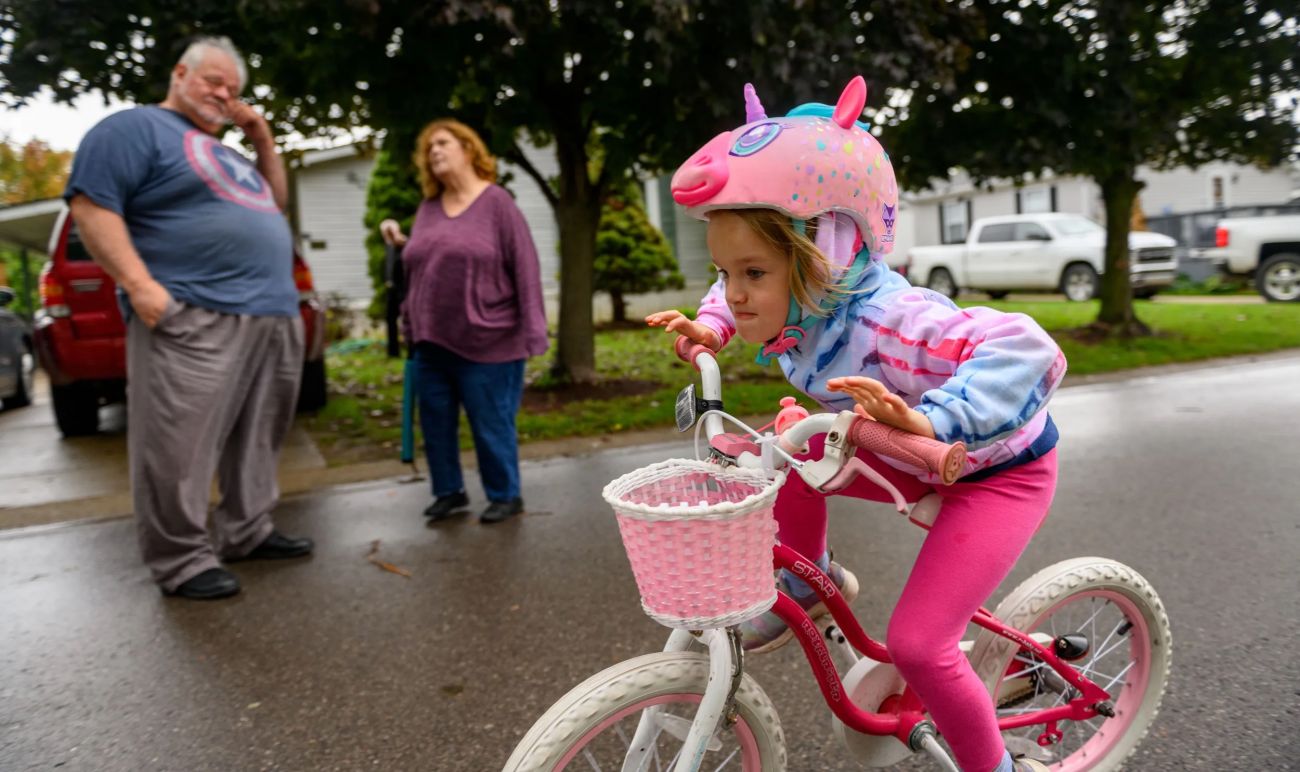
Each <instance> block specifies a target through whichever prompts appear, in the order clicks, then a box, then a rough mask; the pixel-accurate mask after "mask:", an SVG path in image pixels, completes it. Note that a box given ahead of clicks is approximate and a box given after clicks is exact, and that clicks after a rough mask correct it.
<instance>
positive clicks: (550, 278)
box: [291, 145, 713, 320]
mask: <svg viewBox="0 0 1300 772" xmlns="http://www.w3.org/2000/svg"><path fill="white" fill-rule="evenodd" d="M524 152H525V154H526V155H527V156H528V160H529V161H530V162H531V163H532V164H533V166H534V167H535V168H536V169H537V170H538V172H540V173H541V174H542V176H543V177H553V176H556V175H558V174H559V166H558V162H557V161H556V159H555V154H554V153H553V152H552V151H550V150H549V149H539V148H533V147H528V146H525V148H524ZM374 165H375V151H374V150H373V149H371V148H370V147H368V146H364V145H344V146H341V147H335V148H329V149H326V150H309V151H305V152H303V153H302V154H301V156H299V157H298V159H296V160H295V161H294V162H293V163H292V165H291V166H292V172H291V179H292V183H291V184H292V186H293V189H294V200H295V209H294V221H295V223H296V225H297V231H298V239H299V248H300V250H301V252H302V256H303V259H304V260H306V261H307V265H309V266H310V267H311V270H312V275H313V277H314V278H315V282H316V289H317V290H318V291H320V292H323V293H338V294H340V295H342V296H343V297H345V298H347V300H348V301H349V302H350V303H351V304H352V305H354V306H356V307H364V306H365V305H366V304H368V303H369V302H370V298H371V296H372V295H373V294H374V292H373V287H372V286H371V282H370V276H369V274H368V273H367V270H366V246H365V238H366V230H365V226H364V225H363V224H362V218H363V217H364V216H365V211H366V189H367V187H368V186H369V184H370V173H371V171H372V170H373V168H374ZM498 168H499V171H500V172H501V173H502V174H509V175H511V180H510V183H509V189H510V192H511V193H513V194H514V196H515V201H516V203H518V205H519V209H520V210H521V211H522V212H523V215H524V219H525V220H527V222H528V227H529V229H530V230H531V231H532V234H533V242H534V243H535V244H536V246H537V255H538V258H539V260H540V262H541V266H542V290H543V294H544V295H545V298H546V307H547V315H548V317H549V318H551V319H552V320H554V319H555V318H556V317H557V309H558V305H559V292H560V289H559V273H560V254H559V249H558V243H559V228H558V226H557V225H556V222H555V216H554V214H553V213H552V210H551V206H550V204H549V203H548V202H547V200H546V197H545V195H544V194H543V193H542V191H541V188H539V187H538V185H537V182H536V181H535V180H534V179H533V178H532V177H531V176H529V175H528V174H527V173H526V172H524V170H523V169H521V168H519V167H516V166H513V165H512V164H510V163H508V162H506V161H504V160H501V161H500V162H499V164H498ZM645 193H646V201H647V209H648V211H649V214H650V218H651V221H652V222H654V223H655V224H656V225H659V226H660V227H661V229H664V230H665V232H666V235H668V236H669V239H670V240H672V241H673V242H674V246H676V247H677V249H678V252H677V254H678V255H679V258H678V259H679V262H680V263H681V268H682V272H683V273H684V274H685V275H686V276H687V280H688V288H687V290H686V291H684V292H669V293H659V294H654V295H638V296H635V297H633V298H631V299H630V302H629V311H630V313H631V314H632V315H635V314H637V313H642V312H645V313H649V312H650V311H653V310H658V309H661V308H670V307H675V306H681V305H686V304H693V303H694V302H695V301H696V300H698V299H699V298H700V297H701V296H702V295H703V291H704V289H706V288H707V287H708V285H709V284H710V283H711V282H712V280H713V279H712V276H711V274H710V271H709V268H708V265H709V260H708V257H707V251H706V250H705V248H704V229H703V227H702V224H700V223H696V222H694V221H689V222H685V223H683V224H682V225H681V227H680V229H677V228H675V227H674V226H675V225H676V223H675V222H674V218H673V214H674V213H673V210H672V207H671V198H669V197H668V195H667V184H666V182H665V184H663V185H662V186H661V185H659V182H658V181H657V180H651V181H650V182H648V183H647V184H646V189H645ZM665 208H666V209H667V212H668V217H667V220H668V222H666V223H665V222H664V218H662V216H661V215H662V212H663V211H664V210H665ZM665 226H666V227H665ZM679 241H680V243H678V242H679ZM594 304H595V312H596V318H597V320H603V319H608V318H609V317H610V315H611V312H610V307H609V298H608V297H607V296H605V295H604V294H603V293H601V294H599V295H597V297H596V298H595V300H594Z"/></svg>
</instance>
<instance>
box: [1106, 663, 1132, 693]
mask: <svg viewBox="0 0 1300 772" xmlns="http://www.w3.org/2000/svg"><path fill="white" fill-rule="evenodd" d="M1136 664H1137V661H1136V660H1134V661H1132V662H1129V663H1128V664H1127V665H1125V666H1124V669H1123V670H1121V671H1119V675H1117V676H1115V677H1114V678H1112V679H1110V683H1108V684H1106V685H1105V686H1103V687H1102V688H1103V689H1105V690H1106V691H1108V692H1109V691H1110V687H1112V686H1114V685H1115V682H1116V681H1118V680H1119V679H1121V678H1123V677H1124V676H1125V675H1127V674H1128V671H1129V670H1130V669H1132V667H1133V666H1134V665H1136Z"/></svg>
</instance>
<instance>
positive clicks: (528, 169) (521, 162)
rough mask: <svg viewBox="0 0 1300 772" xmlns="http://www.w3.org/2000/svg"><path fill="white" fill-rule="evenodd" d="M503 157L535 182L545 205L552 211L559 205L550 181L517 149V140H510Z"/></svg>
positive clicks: (520, 149) (519, 148)
mask: <svg viewBox="0 0 1300 772" xmlns="http://www.w3.org/2000/svg"><path fill="white" fill-rule="evenodd" d="M505 156H506V160H508V161H510V163H512V164H515V165H516V166H518V167H519V168H520V169H523V170H524V172H525V173H527V174H528V176H529V177H532V178H533V180H535V181H536V182H537V187H539V188H541V189H542V195H543V196H546V203H548V204H550V205H551V208H552V209H554V208H555V207H556V205H557V204H559V198H558V197H557V196H556V195H555V191H554V190H552V189H551V181H550V180H548V179H546V178H545V177H543V176H542V173H541V172H540V171H538V170H537V167H536V166H533V162H532V161H529V160H528V156H526V155H524V151H523V149H522V148H521V147H519V141H518V140H515V139H511V140H510V149H509V150H507V151H506V153H505Z"/></svg>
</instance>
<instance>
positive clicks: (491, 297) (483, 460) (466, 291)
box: [379, 119, 547, 524]
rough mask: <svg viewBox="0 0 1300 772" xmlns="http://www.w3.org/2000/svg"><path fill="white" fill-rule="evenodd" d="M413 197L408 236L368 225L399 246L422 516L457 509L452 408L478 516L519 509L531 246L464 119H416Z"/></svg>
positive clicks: (532, 322)
mask: <svg viewBox="0 0 1300 772" xmlns="http://www.w3.org/2000/svg"><path fill="white" fill-rule="evenodd" d="M413 160H414V162H415V167H416V169H417V170H418V171H419V175H420V186H421V188H422V190H423V192H424V201H423V202H421V204H420V208H419V210H418V211H417V212H416V215H415V221H414V222H413V223H412V225H411V235H410V238H409V239H408V238H407V237H406V235H405V234H403V233H402V229H401V226H400V225H399V224H398V223H397V221H396V220H384V221H383V222H382V223H380V225H379V230H380V234H381V235H382V236H383V238H384V241H386V242H388V243H390V244H395V245H397V246H402V247H403V250H402V263H403V267H404V268H405V271H406V279H407V291H406V299H405V300H404V301H403V303H402V327H403V332H404V334H405V337H406V340H407V341H408V342H410V343H411V344H412V345H413V346H414V356H415V363H416V389H417V390H418V394H419V403H420V430H421V432H423V434H424V451H425V456H426V457H427V459H428V462H429V472H430V476H431V477H432V481H433V495H434V501H433V503H432V504H430V505H429V507H428V508H426V509H425V510H424V514H425V517H427V518H429V522H430V523H431V524H432V523H436V522H440V521H443V520H446V519H448V518H450V517H452V516H453V515H455V514H457V513H461V512H463V511H464V510H466V509H467V508H468V507H469V497H468V496H467V495H466V493H465V484H464V480H463V478H462V476H461V469H460V448H459V441H458V435H459V424H460V408H461V406H462V405H464V407H465V413H466V415H467V416H468V417H469V423H470V429H471V430H472V431H473V435H474V450H475V453H476V454H477V456H478V465H479V476H480V477H481V479H482V481H483V490H484V492H486V493H487V497H488V502H489V503H488V507H487V509H485V510H483V512H482V514H481V515H480V517H479V520H480V522H484V523H499V522H501V521H503V520H507V519H509V518H511V517H514V516H515V515H517V514H519V513H520V512H522V511H523V509H524V502H523V498H522V497H521V496H520V490H519V446H518V437H517V433H516V430H515V414H516V413H518V412H519V403H520V400H521V398H522V397H523V390H524V360H525V359H527V358H528V357H530V356H537V355H538V354H542V353H545V351H546V348H547V339H546V316H545V311H544V309H543V306H542V282H541V269H540V266H539V265H538V262H537V249H536V247H534V246H533V239H532V235H531V234H530V233H529V230H528V224H527V223H526V222H525V221H524V216H523V214H522V213H521V212H520V211H519V207H517V206H516V205H515V202H514V199H512V198H511V197H510V194H509V193H507V192H506V191H505V189H504V188H502V187H500V186H499V185H497V184H495V180H496V159H495V158H493V157H492V156H491V155H489V154H488V151H487V147H486V146H485V145H484V144H483V140H482V139H481V138H480V137H479V136H478V134H476V133H475V132H474V130H473V129H470V128H469V127H468V126H466V125H464V124H462V123H460V122H459V121H454V120H451V119H439V120H436V121H433V122H432V123H430V124H429V125H427V126H425V127H424V130H423V131H421V132H420V138H419V140H418V141H417V142H416V150H415V154H414V156H413Z"/></svg>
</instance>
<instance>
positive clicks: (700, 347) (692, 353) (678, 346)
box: [673, 335, 717, 370]
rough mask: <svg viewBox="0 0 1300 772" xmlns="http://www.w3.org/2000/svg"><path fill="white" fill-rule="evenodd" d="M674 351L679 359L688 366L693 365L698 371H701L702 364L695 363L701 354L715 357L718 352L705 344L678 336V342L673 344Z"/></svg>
mask: <svg viewBox="0 0 1300 772" xmlns="http://www.w3.org/2000/svg"><path fill="white" fill-rule="evenodd" d="M673 350H674V351H676V352H677V358H678V359H680V360H682V361H683V362H685V363H686V364H688V365H692V366H693V367H694V368H695V369H696V370H699V369H700V363H699V362H697V361H695V360H696V357H698V356H699V355H700V354H708V355H709V356H714V355H715V354H716V353H717V352H716V351H714V350H713V349H711V348H709V347H708V346H706V345H704V344H703V343H696V342H695V341H693V340H691V339H690V338H688V337H686V336H685V335H678V336H677V342H675V343H673Z"/></svg>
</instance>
